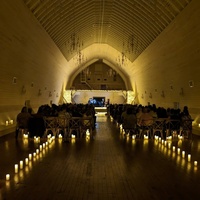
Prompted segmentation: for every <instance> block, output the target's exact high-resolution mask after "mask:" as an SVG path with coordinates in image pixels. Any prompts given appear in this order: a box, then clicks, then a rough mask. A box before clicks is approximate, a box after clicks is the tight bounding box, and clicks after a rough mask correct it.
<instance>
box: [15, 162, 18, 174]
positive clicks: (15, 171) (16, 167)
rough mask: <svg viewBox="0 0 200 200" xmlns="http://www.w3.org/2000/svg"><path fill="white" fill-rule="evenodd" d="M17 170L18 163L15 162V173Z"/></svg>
mask: <svg viewBox="0 0 200 200" xmlns="http://www.w3.org/2000/svg"><path fill="white" fill-rule="evenodd" d="M18 170H19V168H18V164H15V173H18Z"/></svg>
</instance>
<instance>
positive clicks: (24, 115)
mask: <svg viewBox="0 0 200 200" xmlns="http://www.w3.org/2000/svg"><path fill="white" fill-rule="evenodd" d="M30 118H31V114H30V113H29V112H28V108H27V107H25V106H24V107H23V108H22V110H21V112H20V113H19V114H18V115H17V127H16V131H15V137H16V139H17V138H18V134H19V130H20V129H24V130H25V131H27V129H28V122H29V119H30Z"/></svg>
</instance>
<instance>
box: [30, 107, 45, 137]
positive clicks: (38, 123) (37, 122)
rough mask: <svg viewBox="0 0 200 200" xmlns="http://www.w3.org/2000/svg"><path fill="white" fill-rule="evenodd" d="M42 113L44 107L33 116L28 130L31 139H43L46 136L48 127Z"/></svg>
mask: <svg viewBox="0 0 200 200" xmlns="http://www.w3.org/2000/svg"><path fill="white" fill-rule="evenodd" d="M42 111H43V110H42V107H39V109H38V112H37V113H36V114H33V115H32V117H31V118H30V120H29V124H28V130H29V132H30V137H34V136H36V137H42V136H43V135H44V132H45V129H46V126H45V121H44V117H43V112H42Z"/></svg>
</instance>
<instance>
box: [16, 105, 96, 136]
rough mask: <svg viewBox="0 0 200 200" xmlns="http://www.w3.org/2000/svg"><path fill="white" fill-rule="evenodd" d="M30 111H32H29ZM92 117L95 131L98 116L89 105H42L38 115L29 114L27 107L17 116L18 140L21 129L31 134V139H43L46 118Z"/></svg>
mask: <svg viewBox="0 0 200 200" xmlns="http://www.w3.org/2000/svg"><path fill="white" fill-rule="evenodd" d="M29 110H30V109H29ZM84 116H91V117H92V119H93V123H92V126H93V129H94V128H95V123H96V116H95V110H94V106H92V105H88V104H63V105H59V106H57V105H55V104H53V105H52V106H49V105H42V106H40V107H39V109H38V111H37V113H31V112H28V108H27V107H23V108H22V110H21V112H20V113H19V114H18V115H17V120H16V121H17V126H16V135H15V136H16V138H18V133H19V130H20V129H23V130H26V131H28V132H29V134H30V137H34V136H39V137H42V136H43V135H44V132H45V130H46V124H45V119H44V117H66V118H68V119H69V118H71V117H84Z"/></svg>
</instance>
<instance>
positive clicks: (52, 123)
mask: <svg viewBox="0 0 200 200" xmlns="http://www.w3.org/2000/svg"><path fill="white" fill-rule="evenodd" d="M44 121H45V126H46V129H45V134H44V137H46V136H47V134H48V132H50V133H51V134H53V135H54V136H56V134H57V117H44Z"/></svg>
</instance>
